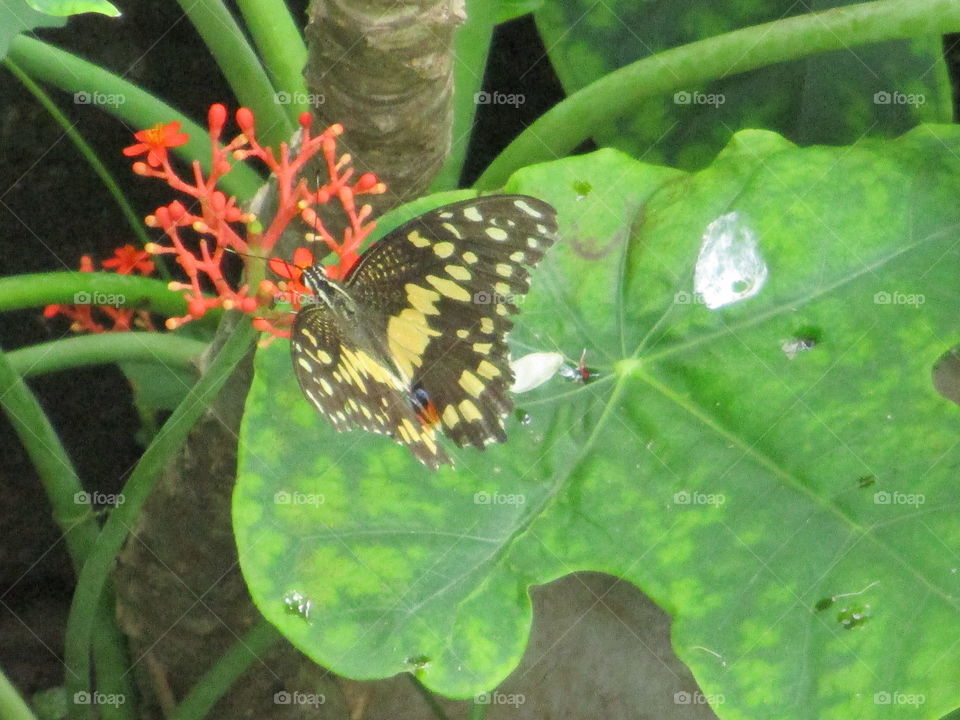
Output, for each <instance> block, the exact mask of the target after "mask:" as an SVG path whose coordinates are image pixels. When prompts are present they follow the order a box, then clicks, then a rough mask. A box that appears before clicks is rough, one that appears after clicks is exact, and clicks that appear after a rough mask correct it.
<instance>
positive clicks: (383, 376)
mask: <svg viewBox="0 0 960 720" xmlns="http://www.w3.org/2000/svg"><path fill="white" fill-rule="evenodd" d="M341 328H343V330H341ZM344 331H346V332H347V333H349V336H348V337H344ZM349 331H350V328H349V326H348V325H347V324H345V323H344V321H343V318H340V317H338V316H337V314H336V312H335V311H334V310H332V309H331V308H330V307H328V306H327V305H325V304H322V303H314V304H310V305H307V306H305V307H303V308H302V309H301V310H300V312H299V313H297V317H296V320H295V321H294V324H293V330H292V332H291V335H290V347H291V352H292V355H293V367H294V370H295V371H296V375H297V380H298V381H299V383H300V389H301V390H302V391H303V394H304V395H305V396H306V397H307V399H308V400H310V402H311V403H313V404H314V406H316V408H317V409H318V410H319V411H320V412H321V413H322V414H323V415H324V416H325V417H327V418H328V419H329V420H330V422H331V423H333V426H334V428H336V429H337V430H339V431H341V432H342V431H346V430H353V429H357V428H359V429H361V430H366V431H368V432H374V433H380V434H383V435H389V436H390V437H392V438H393V439H394V440H396V441H397V442H398V443H401V444H403V445H407V446H408V447H409V448H410V449H411V451H412V452H413V454H414V455H415V456H416V457H417V459H418V460H420V461H421V462H422V463H424V464H425V465H427V466H428V467H431V468H433V469H436V468H437V467H439V466H440V465H443V464H446V463H449V462H450V458H449V457H448V456H447V454H446V453H445V452H444V451H443V450H442V449H441V448H440V447H439V446H438V445H437V442H436V437H435V431H434V428H433V427H431V426H430V425H428V424H424V423H423V422H421V420H420V419H419V418H418V416H417V413H416V411H415V409H414V407H413V406H412V404H411V401H410V396H409V387H408V385H407V383H406V382H405V381H404V380H403V379H401V378H399V377H398V376H397V375H396V372H395V370H394V369H392V368H390V367H388V366H386V365H384V364H382V363H381V362H379V361H378V360H377V359H376V358H377V353H376V351H375V350H372V349H371V348H369V346H368V345H369V343H368V342H366V341H365V340H364V336H363V335H362V334H360V333H350V332H349Z"/></svg>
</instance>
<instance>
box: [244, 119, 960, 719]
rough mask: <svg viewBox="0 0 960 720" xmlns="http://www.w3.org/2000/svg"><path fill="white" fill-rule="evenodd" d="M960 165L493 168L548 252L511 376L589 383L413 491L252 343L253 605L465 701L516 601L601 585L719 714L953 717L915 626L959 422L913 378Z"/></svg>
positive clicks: (949, 598)
mask: <svg viewBox="0 0 960 720" xmlns="http://www.w3.org/2000/svg"><path fill="white" fill-rule="evenodd" d="M958 150H960V129H958V128H955V127H939V126H922V127H920V128H918V129H917V130H915V131H913V132H911V133H910V134H908V135H906V136H904V137H902V138H900V139H898V140H895V141H870V142H865V143H862V144H859V145H856V146H853V147H843V148H826V147H813V148H807V149H797V148H795V147H794V146H793V145H791V144H790V143H789V142H787V141H786V140H784V139H782V138H781V137H779V136H777V135H774V134H772V133H768V132H763V131H748V132H743V133H740V134H738V135H736V136H735V137H734V139H733V140H732V142H731V143H730V145H729V146H728V147H727V148H726V150H725V151H724V152H723V153H722V154H721V155H720V156H719V157H718V158H717V159H716V160H715V161H714V162H713V163H712V164H711V165H710V166H709V167H708V168H707V169H705V170H703V171H701V172H699V173H696V174H693V175H688V174H684V173H680V172H678V171H674V170H668V169H664V168H661V167H655V166H650V165H646V164H643V163H640V162H637V161H635V160H632V159H630V158H629V157H627V156H625V155H622V154H620V153H618V152H617V151H613V150H604V151H600V152H597V153H594V154H591V155H586V156H580V157H575V158H568V159H565V160H561V161H557V162H553V163H549V164H545V165H540V166H536V167H532V168H528V169H526V170H524V171H523V172H521V173H518V174H517V175H516V176H515V177H514V179H513V180H512V181H511V183H510V185H509V187H508V188H507V189H508V190H509V191H513V192H525V193H530V194H533V195H536V196H539V197H541V198H543V199H545V200H548V201H549V202H551V203H553V204H554V205H555V206H556V207H557V209H558V212H559V219H560V226H561V238H560V241H559V242H558V244H557V246H556V247H555V248H554V249H553V250H552V251H551V252H550V253H549V254H548V256H547V258H546V259H545V260H544V262H543V264H542V266H541V267H540V268H539V269H538V271H537V272H536V273H535V275H534V279H533V289H532V291H531V293H530V295H529V298H528V300H527V301H526V302H525V303H524V306H523V312H522V315H521V316H520V319H519V323H518V327H517V329H516V331H515V332H514V333H513V334H512V336H511V344H512V347H513V350H514V355H519V354H521V353H523V352H527V351H530V350H551V351H553V350H559V351H561V352H563V353H564V354H566V355H567V356H569V357H576V356H578V355H579V352H580V350H581V348H584V347H586V348H587V350H588V360H589V364H590V365H591V366H593V367H595V368H597V369H598V370H599V371H600V373H601V375H600V376H599V377H598V378H597V379H596V380H595V381H593V382H591V383H588V384H586V385H574V384H570V383H569V382H568V381H565V380H562V379H560V378H556V379H554V380H551V381H550V382H548V383H547V384H545V385H543V386H541V387H540V388H538V389H536V390H534V391H532V392H531V393H529V394H528V395H523V396H520V397H518V398H517V401H518V404H519V406H520V407H521V409H522V411H523V413H525V414H526V416H527V417H525V418H524V420H523V421H519V420H513V421H511V422H510V423H509V425H508V428H507V430H508V434H509V441H508V442H507V443H506V444H504V445H501V446H496V447H490V448H488V449H487V450H486V451H485V452H478V451H475V450H470V449H467V450H461V451H455V452H454V455H455V456H456V459H457V467H456V469H444V470H441V471H440V472H437V473H431V472H429V471H428V470H426V469H424V468H423V467H421V466H420V465H419V464H418V463H417V462H416V461H415V460H413V458H412V457H411V456H410V454H409V452H408V451H406V450H405V449H404V448H401V447H399V446H397V445H395V444H393V443H392V442H391V441H389V440H388V439H385V438H383V437H381V436H375V435H371V434H365V433H350V434H337V433H335V432H333V431H332V429H331V428H330V427H329V426H328V423H327V422H326V421H325V420H324V419H323V418H321V417H319V416H318V415H317V414H316V413H315V411H314V410H313V409H312V407H311V406H310V405H309V404H308V403H307V401H306V400H304V399H303V398H301V397H300V396H299V391H298V389H297V385H296V381H295V380H294V376H293V372H292V369H291V367H290V361H289V357H288V353H287V348H286V347H285V346H283V345H281V344H279V343H274V345H273V346H271V347H270V348H269V349H267V350H266V351H261V352H258V354H257V359H256V377H255V380H254V383H253V387H252V389H251V392H250V395H249V398H248V401H247V408H246V414H245V417H244V421H243V427H242V430H241V443H240V459H239V478H238V483H237V487H236V491H235V495H234V524H235V529H236V534H237V542H238V546H239V551H240V562H241V565H242V568H243V572H244V575H245V577H246V579H247V582H248V584H249V587H250V591H251V593H252V595H253V598H254V600H255V602H256V603H257V605H258V607H259V608H260V610H261V611H262V612H263V613H264V615H265V616H266V617H267V618H268V619H269V620H270V621H271V622H273V623H274V624H276V626H277V627H278V628H279V629H280V630H281V631H282V632H283V633H284V634H285V635H286V636H287V637H288V638H289V639H290V640H291V641H292V642H293V643H294V644H295V645H297V646H298V647H299V648H301V649H302V650H303V651H304V652H305V653H307V654H308V655H310V656H311V657H313V658H315V659H316V660H317V661H318V662H320V663H322V664H324V665H326V666H328V667H330V668H332V669H333V670H335V671H337V672H339V673H342V674H345V675H348V676H353V677H358V678H372V677H383V676H388V675H392V674H394V673H397V672H401V671H404V670H411V671H415V672H417V673H418V675H419V676H420V678H421V679H422V681H423V682H424V683H425V684H426V685H427V686H428V687H430V688H432V689H434V690H436V691H438V692H441V693H445V694H447V695H450V696H454V697H467V696H470V695H473V694H474V693H478V692H480V691H482V690H486V689H490V688H493V687H494V686H495V685H496V684H497V683H498V682H499V681H501V680H502V679H503V678H504V677H505V676H506V675H507V674H508V673H509V672H510V670H511V669H512V668H513V667H514V665H515V664H516V663H517V661H518V659H519V658H520V656H521V653H522V651H523V648H524V643H525V641H526V638H527V634H528V631H529V627H530V621H531V618H530V603H529V599H528V594H527V591H528V588H529V587H530V586H531V585H532V584H537V583H545V582H548V581H550V580H552V579H554V578H557V577H560V576H563V575H565V574H567V573H570V572H572V571H575V570H599V571H605V572H608V573H612V574H615V575H618V576H621V577H624V578H626V579H628V580H630V581H631V582H633V583H635V584H636V585H637V586H638V587H640V588H641V589H643V591H644V592H646V593H647V594H648V595H650V596H651V597H652V598H653V599H654V600H655V601H656V602H657V603H659V604H660V605H661V606H662V607H663V608H664V609H666V610H667V611H668V612H669V613H670V614H671V615H672V617H673V621H674V625H673V641H674V646H675V648H676V651H677V653H678V654H679V655H680V657H681V658H682V659H683V660H684V661H685V662H687V663H688V664H689V666H690V667H691V668H692V669H693V671H694V674H695V675H696V677H697V679H698V681H699V682H700V685H701V687H702V688H703V689H704V692H705V693H707V694H708V695H707V696H708V699H710V700H711V702H712V704H713V705H714V709H715V711H716V712H717V713H718V714H719V715H720V716H721V717H724V718H747V717H749V718H757V717H777V718H809V717H818V718H838V719H840V718H842V719H843V720H847V719H848V718H851V717H893V716H894V715H899V713H901V712H902V711H903V710H904V706H905V704H906V703H909V702H919V696H923V703H922V705H921V706H920V711H919V712H915V713H914V714H915V715H916V716H917V717H938V716H939V715H940V714H942V713H943V712H945V711H947V710H949V709H951V708H953V707H955V706H956V705H958V704H960V686H958V685H957V683H956V682H955V677H954V673H955V668H956V667H957V664H958V661H960V644H958V643H957V642H956V639H955V637H954V635H955V633H953V632H952V631H946V632H942V633H931V632H930V629H931V628H955V627H956V618H957V611H958V609H960V600H958V597H960V573H958V572H957V571H956V569H957V567H958V566H960V560H958V557H957V551H956V548H957V547H958V543H960V523H957V522H956V521H955V519H954V516H955V514H956V507H957V500H956V490H955V487H954V485H955V478H956V474H957V468H958V463H960V449H958V443H957V420H958V412H960V410H958V408H957V407H956V405H954V404H953V403H950V402H949V401H947V400H945V399H944V398H942V397H941V396H940V395H938V394H937V392H936V391H935V390H934V387H933V383H932V380H931V368H932V366H933V364H934V363H935V362H936V361H937V359H938V357H940V356H941V355H942V354H943V353H944V352H945V351H946V350H947V349H948V348H949V347H951V346H953V345H955V344H956V342H957V336H958V334H960V333H958V330H957V306H958V301H960V283H958V282H957V279H958V277H960V251H958V247H960V245H958V242H957V236H958V234H960V205H958V203H957V202H956V197H957V195H958V193H960V160H958V158H960V152H958ZM695 285H696V287H695ZM698 288H699V289H700V290H701V291H702V294H697V293H696V292H695V290H696V289H698ZM298 493H299V495H298ZM888 700H889V702H887V701H888ZM909 709H911V710H914V709H915V708H914V707H913V706H910V708H909Z"/></svg>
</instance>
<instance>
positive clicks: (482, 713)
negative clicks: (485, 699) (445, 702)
mask: <svg viewBox="0 0 960 720" xmlns="http://www.w3.org/2000/svg"><path fill="white" fill-rule="evenodd" d="M489 707H490V706H489V705H485V704H481V703H478V702H477V701H476V700H474V701H473V702H472V703H470V713H469V715H467V720H484V718H486V717H487V709H488V708H489Z"/></svg>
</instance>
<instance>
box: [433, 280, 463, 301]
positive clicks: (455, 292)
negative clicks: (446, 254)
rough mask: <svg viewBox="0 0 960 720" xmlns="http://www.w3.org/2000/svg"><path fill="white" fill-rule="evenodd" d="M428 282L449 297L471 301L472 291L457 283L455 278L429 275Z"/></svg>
mask: <svg viewBox="0 0 960 720" xmlns="http://www.w3.org/2000/svg"><path fill="white" fill-rule="evenodd" d="M427 282H428V283H430V284H431V285H433V287H435V288H436V289H437V290H439V291H440V293H441V294H443V295H446V296H447V297H448V298H453V299H454V300H459V301H461V302H470V293H468V292H467V291H466V290H464V289H463V288H462V287H460V286H459V285H457V284H456V283H455V282H454V281H453V280H447V279H445V278H438V277H437V276H436V275H427Z"/></svg>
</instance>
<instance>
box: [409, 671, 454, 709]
mask: <svg viewBox="0 0 960 720" xmlns="http://www.w3.org/2000/svg"><path fill="white" fill-rule="evenodd" d="M406 676H407V678H408V679H409V680H410V683H411V684H412V685H413V688H414V690H416V691H417V692H418V693H419V694H420V697H422V698H423V699H424V701H425V702H426V703H427V705H428V706H429V707H430V711H431V712H432V713H433V716H434V717H435V718H437V720H447V714H446V713H445V712H444V711H443V708H442V707H440V703H438V702H437V698H436V697H434V695H433V693H432V692H430V691H429V690H428V689H427V688H426V687H425V686H424V684H423V683H422V682H420V680H419V679H417V676H416V675H414V674H413V673H406Z"/></svg>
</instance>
